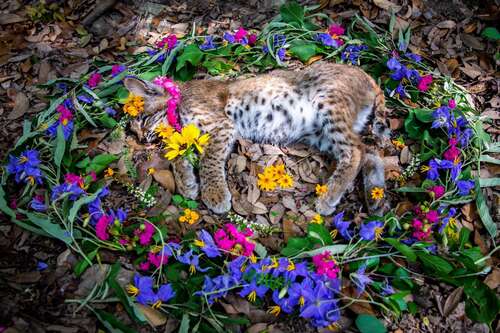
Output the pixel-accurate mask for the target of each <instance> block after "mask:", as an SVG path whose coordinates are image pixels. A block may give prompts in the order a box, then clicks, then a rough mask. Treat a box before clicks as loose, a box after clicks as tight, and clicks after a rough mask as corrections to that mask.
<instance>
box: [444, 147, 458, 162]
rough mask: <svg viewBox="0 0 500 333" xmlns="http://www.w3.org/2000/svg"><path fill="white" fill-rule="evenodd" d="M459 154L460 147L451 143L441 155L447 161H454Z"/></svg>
mask: <svg viewBox="0 0 500 333" xmlns="http://www.w3.org/2000/svg"><path fill="white" fill-rule="evenodd" d="M459 156H460V149H458V148H457V147H456V146H455V145H452V146H451V147H450V148H449V149H448V150H447V151H445V152H444V154H443V157H444V159H445V160H448V161H455V160H456V159H457V158H458V157H459Z"/></svg>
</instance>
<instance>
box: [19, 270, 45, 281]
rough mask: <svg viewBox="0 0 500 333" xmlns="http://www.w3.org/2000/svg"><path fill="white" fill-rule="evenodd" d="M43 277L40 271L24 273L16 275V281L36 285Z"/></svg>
mask: <svg viewBox="0 0 500 333" xmlns="http://www.w3.org/2000/svg"><path fill="white" fill-rule="evenodd" d="M41 277H42V275H41V274H40V272H39V271H33V272H24V273H18V274H16V277H15V281H16V283H35V282H38V281H39V280H40V278H41Z"/></svg>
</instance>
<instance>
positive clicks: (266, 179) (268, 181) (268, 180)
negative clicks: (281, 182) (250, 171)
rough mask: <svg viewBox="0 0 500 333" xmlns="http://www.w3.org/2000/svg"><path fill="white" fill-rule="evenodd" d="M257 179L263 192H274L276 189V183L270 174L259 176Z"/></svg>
mask: <svg viewBox="0 0 500 333" xmlns="http://www.w3.org/2000/svg"><path fill="white" fill-rule="evenodd" d="M257 177H258V178H259V179H258V181H257V185H258V186H259V188H260V189H261V190H264V191H273V190H274V189H275V188H276V182H275V181H274V179H273V177H271V175H269V174H268V173H261V174H258V175H257Z"/></svg>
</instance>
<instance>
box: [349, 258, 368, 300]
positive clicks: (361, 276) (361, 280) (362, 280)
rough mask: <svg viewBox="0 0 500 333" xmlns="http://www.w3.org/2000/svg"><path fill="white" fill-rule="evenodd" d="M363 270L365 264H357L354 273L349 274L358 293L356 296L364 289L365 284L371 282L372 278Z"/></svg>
mask: <svg viewBox="0 0 500 333" xmlns="http://www.w3.org/2000/svg"><path fill="white" fill-rule="evenodd" d="M365 270H366V265H365V264H363V265H361V266H359V268H358V269H357V271H356V273H352V274H351V279H352V281H353V282H354V284H355V285H356V292H357V293H358V296H359V295H361V294H362V293H363V292H364V291H365V289H366V286H367V285H369V284H371V283H372V282H373V280H372V279H370V278H369V277H368V275H366V273H365Z"/></svg>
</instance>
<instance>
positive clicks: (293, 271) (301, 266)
mask: <svg viewBox="0 0 500 333" xmlns="http://www.w3.org/2000/svg"><path fill="white" fill-rule="evenodd" d="M308 275H309V270H308V269H307V263H306V262H304V261H302V262H298V263H292V262H290V264H289V266H287V269H286V272H285V274H284V275H283V276H284V277H285V279H286V281H289V282H295V280H296V279H297V278H298V277H300V276H301V277H304V278H305V277H307V276H308Z"/></svg>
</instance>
